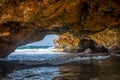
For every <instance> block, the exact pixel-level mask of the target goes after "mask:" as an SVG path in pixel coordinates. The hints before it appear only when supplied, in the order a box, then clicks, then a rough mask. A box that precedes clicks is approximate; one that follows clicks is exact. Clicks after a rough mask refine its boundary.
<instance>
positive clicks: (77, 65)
mask: <svg viewBox="0 0 120 80" xmlns="http://www.w3.org/2000/svg"><path fill="white" fill-rule="evenodd" d="M1 61H3V62H4V63H6V66H5V69H4V71H5V72H3V73H1V76H0V80H120V55H114V56H112V55H88V54H87V55H85V54H83V53H67V52H58V51H57V50H56V49H54V47H51V46H21V47H18V48H17V49H16V50H15V51H14V52H13V53H11V54H10V55H9V56H8V57H6V58H4V59H1Z"/></svg>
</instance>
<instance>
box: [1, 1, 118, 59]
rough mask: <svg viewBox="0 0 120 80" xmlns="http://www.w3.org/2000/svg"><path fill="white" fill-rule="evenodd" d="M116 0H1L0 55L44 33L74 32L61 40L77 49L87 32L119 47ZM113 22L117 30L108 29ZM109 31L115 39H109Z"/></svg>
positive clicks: (103, 41) (106, 43) (95, 38)
mask: <svg viewBox="0 0 120 80" xmlns="http://www.w3.org/2000/svg"><path fill="white" fill-rule="evenodd" d="M119 4H120V1H119V0H0V57H5V56H7V55H9V54H10V53H11V52H13V51H14V50H15V49H16V47H17V46H20V45H24V44H27V43H30V42H34V41H38V40H42V39H43V37H44V36H45V35H47V34H57V35H59V34H63V33H64V34H65V33H67V32H69V33H70V34H72V35H74V37H71V38H67V40H64V43H65V45H67V46H65V47H66V48H67V49H69V48H71V49H78V45H77V44H78V42H79V40H80V39H81V38H80V36H82V35H89V36H90V37H91V39H92V40H94V41H95V42H97V43H99V44H101V45H102V46H104V47H105V48H108V49H112V47H114V48H115V49H116V46H117V48H118V49H119V44H120V43H119V42H120V39H119V32H120V31H119V29H120V28H119V27H120V5H119ZM115 26H117V27H118V28H117V30H118V31H117V32H116V30H115V33H114V32H111V31H109V30H111V28H112V30H114V29H113V28H114V27H115ZM64 34H63V35H64ZM103 34H108V35H107V36H103V37H102V35H103ZM109 34H110V35H114V36H116V37H115V38H116V40H114V39H112V38H111V41H108V38H107V37H109ZM99 35H100V36H99ZM96 36H99V37H98V38H99V39H98V38H97V37H96ZM67 37H68V36H67ZM111 37H112V36H111ZM79 38H80V39H79ZM69 39H70V40H71V41H70V40H69ZM105 39H106V40H105ZM68 40H69V42H65V41H68ZM106 41H108V42H106ZM116 41H117V42H116ZM109 42H110V43H109ZM112 42H115V45H113V44H114V43H112ZM61 43H62V42H61ZM72 44H73V45H72ZM60 45H62V44H60ZM111 45H113V46H111ZM75 51H76V50H75Z"/></svg>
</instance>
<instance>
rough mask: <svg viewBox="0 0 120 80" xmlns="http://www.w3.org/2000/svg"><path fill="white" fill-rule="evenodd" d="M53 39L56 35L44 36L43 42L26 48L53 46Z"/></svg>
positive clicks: (31, 44)
mask: <svg viewBox="0 0 120 80" xmlns="http://www.w3.org/2000/svg"><path fill="white" fill-rule="evenodd" d="M55 38H57V35H46V36H45V37H44V39H43V40H41V41H38V42H33V43H29V44H27V45H26V46H53V45H54V40H55Z"/></svg>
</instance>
